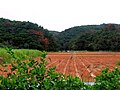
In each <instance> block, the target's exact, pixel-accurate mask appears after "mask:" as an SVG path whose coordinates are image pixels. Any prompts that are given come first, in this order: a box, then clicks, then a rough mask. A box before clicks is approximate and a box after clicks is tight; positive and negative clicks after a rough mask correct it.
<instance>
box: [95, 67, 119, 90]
mask: <svg viewBox="0 0 120 90" xmlns="http://www.w3.org/2000/svg"><path fill="white" fill-rule="evenodd" d="M108 70H109V69H108V68H106V69H104V70H103V71H102V74H101V75H99V76H97V77H96V83H95V85H94V88H95V89H97V90H103V89H104V90H120V70H119V69H118V68H115V69H114V70H113V71H112V72H108Z"/></svg>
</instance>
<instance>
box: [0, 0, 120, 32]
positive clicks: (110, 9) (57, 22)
mask: <svg viewBox="0 0 120 90" xmlns="http://www.w3.org/2000/svg"><path fill="white" fill-rule="evenodd" d="M119 4H120V0H0V18H6V19H10V20H16V21H30V22H33V23H37V24H38V25H41V26H43V27H44V28H45V29H48V30H52V31H63V30H65V29H67V28H70V27H74V26H81V25H91V24H102V23H118V24H120V5H119Z"/></svg>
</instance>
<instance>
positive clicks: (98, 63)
mask: <svg viewBox="0 0 120 90" xmlns="http://www.w3.org/2000/svg"><path fill="white" fill-rule="evenodd" d="M36 60H39V58H36ZM46 60H47V62H48V63H47V65H46V68H52V67H54V66H56V71H57V72H58V73H62V74H65V75H66V76H68V75H72V76H74V77H76V76H77V77H79V78H80V80H82V81H87V82H91V81H92V82H94V78H95V77H96V76H97V75H99V74H100V73H101V70H103V69H105V68H106V67H108V68H109V71H112V70H113V69H114V67H118V68H120V66H118V65H116V63H117V62H119V61H120V52H48V55H47V57H46ZM0 68H1V69H2V70H7V71H8V72H0V75H4V76H5V77H6V76H7V74H8V73H10V71H11V70H10V68H11V65H9V64H8V65H7V67H2V66H0Z"/></svg>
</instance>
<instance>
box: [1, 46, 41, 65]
mask: <svg viewBox="0 0 120 90" xmlns="http://www.w3.org/2000/svg"><path fill="white" fill-rule="evenodd" d="M13 52H14V55H15V56H16V57H18V58H20V60H26V59H27V58H28V57H32V58H35V57H39V56H40V54H41V52H40V51H38V50H30V49H13ZM0 57H2V58H3V63H10V62H12V61H13V60H14V59H13V58H12V56H11V55H10V54H8V53H7V51H6V50H5V48H0Z"/></svg>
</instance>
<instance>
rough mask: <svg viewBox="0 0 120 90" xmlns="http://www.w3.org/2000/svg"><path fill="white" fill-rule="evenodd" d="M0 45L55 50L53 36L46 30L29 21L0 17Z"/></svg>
mask: <svg viewBox="0 0 120 90" xmlns="http://www.w3.org/2000/svg"><path fill="white" fill-rule="evenodd" d="M0 46H1V47H2V46H7V47H14V48H25V49H38V50H48V51H49V50H53V51H54V50H55V49H56V44H55V41H54V38H53V37H52V35H51V34H50V33H49V31H48V30H46V29H44V28H43V27H41V26H38V25H37V24H34V23H31V22H21V21H10V20H8V19H3V18H0Z"/></svg>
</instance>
